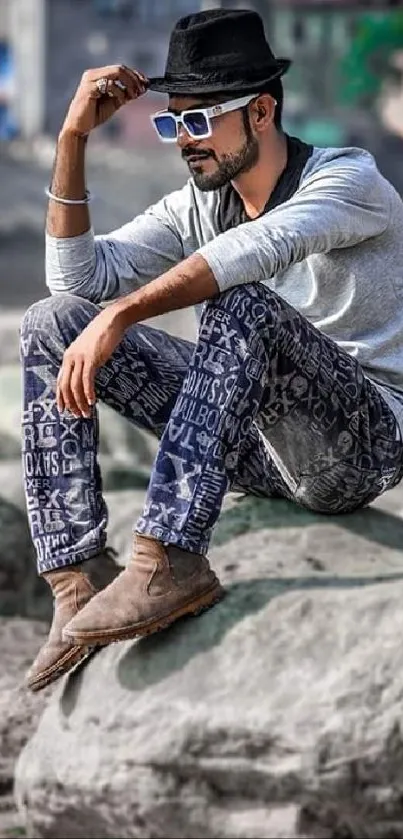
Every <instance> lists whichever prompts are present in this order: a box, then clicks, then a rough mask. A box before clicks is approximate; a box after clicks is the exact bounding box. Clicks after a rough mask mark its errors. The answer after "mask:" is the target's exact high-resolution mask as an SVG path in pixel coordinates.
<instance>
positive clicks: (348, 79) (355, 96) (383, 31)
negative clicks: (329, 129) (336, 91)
mask: <svg viewBox="0 0 403 839" xmlns="http://www.w3.org/2000/svg"><path fill="white" fill-rule="evenodd" d="M397 50H403V12H401V11H399V12H387V13H378V14H377V13H371V14H366V15H362V16H360V17H359V18H358V19H357V28H356V33H355V35H354V37H353V39H352V41H351V44H350V49H349V50H348V52H347V54H346V55H345V56H344V58H343V60H342V62H341V67H340V70H341V85H340V94H341V99H342V101H343V102H345V103H348V104H352V103H355V104H359V103H363V104H369V103H370V102H371V101H374V100H375V99H376V96H377V94H378V93H379V91H380V89H381V85H382V83H383V81H384V80H385V78H386V77H387V76H390V75H391V74H392V73H393V68H392V66H391V64H390V58H391V55H392V54H393V53H394V52H396V51H397Z"/></svg>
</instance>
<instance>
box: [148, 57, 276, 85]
mask: <svg viewBox="0 0 403 839" xmlns="http://www.w3.org/2000/svg"><path fill="white" fill-rule="evenodd" d="M282 66H283V62H282V61H281V60H279V61H276V62H273V63H272V64H265V65H262V66H261V67H258V68H256V65H255V66H254V68H253V70H251V69H249V68H248V70H245V68H244V67H234V68H231V70H217V69H216V70H214V71H212V72H211V73H206V72H204V73H169V72H168V71H167V72H166V73H165V76H164V81H165V82H166V83H167V84H180V85H181V86H183V85H186V84H201V85H209V84H215V83H216V82H222V83H223V84H232V83H233V82H238V81H239V83H240V84H242V85H244V84H247V83H248V82H258V81H260V80H262V81H263V80H265V79H267V76H270V74H271V73H273V74H274V73H277V72H278V71H279V70H280V69H281V68H282Z"/></svg>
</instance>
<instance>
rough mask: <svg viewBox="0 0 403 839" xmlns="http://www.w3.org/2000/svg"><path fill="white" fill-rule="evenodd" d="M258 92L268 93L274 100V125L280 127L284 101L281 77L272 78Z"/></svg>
mask: <svg viewBox="0 0 403 839" xmlns="http://www.w3.org/2000/svg"><path fill="white" fill-rule="evenodd" d="M260 93H268V94H269V95H270V96H272V97H273V99H275V100H276V102H277V105H276V110H275V112H274V125H275V126H276V128H278V129H279V130H280V129H281V125H282V119H283V103H284V88H283V83H282V81H281V79H274V82H268V84H267V85H264V86H263V87H262V89H261V91H260Z"/></svg>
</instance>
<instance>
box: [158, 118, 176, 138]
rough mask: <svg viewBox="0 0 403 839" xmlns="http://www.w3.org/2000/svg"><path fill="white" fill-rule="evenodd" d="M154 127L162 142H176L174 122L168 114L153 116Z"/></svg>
mask: <svg viewBox="0 0 403 839" xmlns="http://www.w3.org/2000/svg"><path fill="white" fill-rule="evenodd" d="M154 125H155V127H156V129H157V131H158V134H159V136H160V137H161V138H162V139H163V140H176V136H177V134H176V122H175V120H174V118H173V117H172V116H171V115H170V114H161V115H159V116H155V117H154Z"/></svg>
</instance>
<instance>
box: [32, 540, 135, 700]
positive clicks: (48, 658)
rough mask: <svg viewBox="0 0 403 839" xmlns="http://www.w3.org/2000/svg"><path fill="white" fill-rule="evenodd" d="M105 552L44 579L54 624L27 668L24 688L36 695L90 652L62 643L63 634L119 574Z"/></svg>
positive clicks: (118, 567)
mask: <svg viewBox="0 0 403 839" xmlns="http://www.w3.org/2000/svg"><path fill="white" fill-rule="evenodd" d="M113 553H114V552H113V551H111V549H110V548H106V549H105V550H104V551H101V553H99V554H97V555H96V556H94V557H91V559H87V560H85V561H84V562H81V563H79V564H78V565H69V566H67V567H66V568H60V569H57V570H56V571H47V572H46V573H44V574H43V577H44V578H45V580H46V581H47V583H48V584H49V585H50V587H51V589H52V592H53V597H54V601H53V622H52V626H51V628H50V632H49V636H48V638H47V641H46V642H45V644H44V645H43V647H41V649H40V650H39V653H38V655H37V657H36V659H35V661H34V663H33V664H32V666H31V667H30V669H29V671H28V673H27V676H26V684H27V687H29V688H30V689H31V690H32V691H38V690H41V689H42V688H44V687H46V686H47V685H49V684H50V683H51V682H53V681H55V680H56V679H58V678H59V676H62V675H63V674H64V673H67V671H68V670H71V668H72V667H74V666H75V665H76V664H78V662H79V661H81V660H82V659H83V658H86V657H87V656H88V655H90V653H91V650H89V649H86V648H83V647H81V646H80V647H79V646H77V645H76V644H73V643H71V641H69V640H67V641H66V640H64V639H63V637H62V630H63V628H64V626H65V625H66V624H67V623H68V622H69V620H71V618H73V617H74V615H76V614H77V613H78V612H79V610H80V609H82V608H83V606H85V604H86V603H88V601H89V600H91V598H92V597H94V595H96V594H97V593H98V592H99V591H100V590H101V589H102V588H104V587H105V586H107V585H108V584H109V583H110V582H112V580H114V579H115V577H116V576H117V575H118V574H120V572H121V570H122V569H121V567H120V566H119V565H118V564H117V562H116V561H115V559H114V558H113V555H112V554H113Z"/></svg>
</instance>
